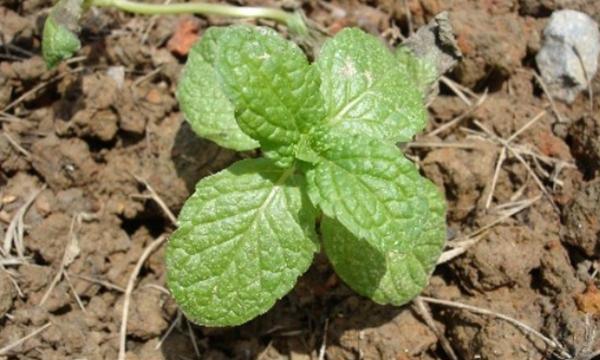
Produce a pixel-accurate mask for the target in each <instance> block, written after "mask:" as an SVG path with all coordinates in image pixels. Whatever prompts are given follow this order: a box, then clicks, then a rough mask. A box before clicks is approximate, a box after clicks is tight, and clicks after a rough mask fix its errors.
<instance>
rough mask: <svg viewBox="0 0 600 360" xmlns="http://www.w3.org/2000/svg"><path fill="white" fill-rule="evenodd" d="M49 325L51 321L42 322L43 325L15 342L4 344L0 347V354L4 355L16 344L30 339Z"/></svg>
mask: <svg viewBox="0 0 600 360" xmlns="http://www.w3.org/2000/svg"><path fill="white" fill-rule="evenodd" d="M50 326H52V323H50V322H48V323H46V324H44V325H43V326H41V327H39V328H37V329H35V330H34V331H32V332H31V333H30V334H28V335H26V336H24V337H22V338H20V339H19V340H17V341H15V342H12V343H10V344H8V345H6V346H5V347H3V348H2V349H0V356H4V355H6V354H8V353H9V352H10V351H11V350H12V349H14V348H16V347H17V346H19V345H21V344H22V343H24V342H25V341H27V340H29V339H31V338H32V337H34V336H36V335H38V334H39V333H41V332H42V331H44V330H46V329H47V328H49V327H50Z"/></svg>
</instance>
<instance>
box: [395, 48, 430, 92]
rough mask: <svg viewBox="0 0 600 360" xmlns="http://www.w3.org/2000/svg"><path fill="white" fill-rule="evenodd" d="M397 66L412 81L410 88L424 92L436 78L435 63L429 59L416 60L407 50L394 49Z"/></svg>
mask: <svg viewBox="0 0 600 360" xmlns="http://www.w3.org/2000/svg"><path fill="white" fill-rule="evenodd" d="M395 55H396V59H397V60H398V65H399V66H400V67H403V68H404V72H405V73H406V76H407V77H408V78H410V79H412V84H413V85H412V86H416V87H417V88H419V89H421V90H422V91H425V90H426V89H427V88H428V87H429V85H431V83H433V82H434V81H435V80H436V79H437V76H438V71H437V69H436V68H435V63H434V62H433V61H432V60H429V59H419V58H417V57H416V56H415V55H414V54H413V53H412V52H411V51H410V50H409V49H407V48H405V47H402V46H400V47H398V48H397V49H396V53H395Z"/></svg>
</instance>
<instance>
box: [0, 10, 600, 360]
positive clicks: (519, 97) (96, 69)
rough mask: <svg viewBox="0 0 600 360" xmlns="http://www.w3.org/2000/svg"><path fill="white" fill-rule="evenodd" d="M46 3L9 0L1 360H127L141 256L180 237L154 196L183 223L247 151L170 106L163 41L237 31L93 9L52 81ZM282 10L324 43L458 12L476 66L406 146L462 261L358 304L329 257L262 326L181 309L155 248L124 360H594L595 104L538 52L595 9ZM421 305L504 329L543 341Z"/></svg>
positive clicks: (389, 33)
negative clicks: (561, 98) (547, 80)
mask: <svg viewBox="0 0 600 360" xmlns="http://www.w3.org/2000/svg"><path fill="white" fill-rule="evenodd" d="M160 2H162V1H160ZM235 3H237V4H262V5H281V4H276V2H271V1H262V0H238V1H236V2H235ZM50 5H51V1H50V0H0V36H2V44H3V46H2V48H1V49H0V124H1V126H2V134H1V135H0V239H4V242H3V243H2V244H0V245H1V246H2V249H1V250H0V255H1V256H0V262H1V264H2V269H0V358H2V359H116V357H117V353H118V350H119V328H120V326H121V320H122V310H123V303H124V300H125V295H124V294H125V289H126V287H127V285H128V281H129V278H130V276H131V274H132V272H133V271H134V268H135V267H136V263H137V262H138V259H140V257H141V256H142V253H143V252H144V249H146V248H147V247H148V246H149V245H150V244H151V243H153V241H155V239H159V238H160V237H161V235H168V234H169V233H170V232H171V231H172V230H173V225H172V223H171V221H170V220H169V218H168V216H166V214H165V212H164V211H162V210H161V206H160V205H159V204H158V203H157V201H156V200H157V199H158V198H160V199H161V201H162V202H163V203H164V205H165V206H166V207H167V208H168V209H170V210H171V211H172V212H174V213H175V214H177V212H178V211H179V209H180V208H181V206H182V204H183V202H184V200H185V199H186V197H187V196H188V195H189V194H190V191H191V190H192V188H193V186H194V184H195V183H196V182H197V180H198V179H200V178H201V177H203V176H206V175H208V174H211V173H214V172H216V171H219V170H220V169H223V168H225V167H226V166H227V165H228V164H230V163H232V162H234V161H236V160H237V159H240V158H242V157H248V156H254V155H255V154H253V153H244V154H236V153H234V152H231V151H229V150H225V149H222V148H220V147H218V146H216V145H215V144H213V143H210V142H208V141H205V140H201V139H198V138H197V137H196V136H195V135H194V134H193V133H192V132H191V130H190V128H189V127H188V126H187V125H186V124H185V123H184V122H183V119H182V115H181V113H180V112H179V110H178V107H177V103H176V100H175V97H174V90H175V88H176V84H177V78H178V76H179V73H180V71H181V68H182V66H183V63H184V62H185V56H182V55H181V54H178V51H177V49H176V48H174V47H173V46H170V45H169V40H170V39H171V38H172V37H173V34H174V31H175V30H176V29H178V27H179V28H181V27H186V26H187V27H190V24H193V26H191V28H192V30H194V28H197V29H198V30H199V32H200V34H201V33H202V31H203V30H204V29H205V28H207V27H208V26H210V25H222V24H227V23H228V22H227V21H224V20H223V19H217V18H190V17H132V16H129V15H123V14H119V13H116V12H112V11H106V10H98V11H92V12H91V13H89V14H88V15H87V16H86V18H85V21H84V22H83V29H82V39H83V45H84V46H83V48H82V50H81V51H80V52H79V53H78V56H77V57H76V58H74V59H72V60H70V61H69V62H68V63H65V64H62V65H61V66H60V67H59V68H58V69H55V70H52V71H47V70H46V69H45V66H44V64H43V62H42V60H41V58H40V56H39V53H40V34H41V27H42V24H43V20H44V18H45V16H46V15H47V13H48V8H49V6H50ZM284 6H302V7H303V8H304V10H305V11H306V13H307V14H308V16H309V18H311V19H312V20H314V21H316V22H317V23H318V24H320V25H321V26H323V27H324V28H326V29H328V30H329V31H330V32H332V33H334V32H335V31H338V30H339V29H341V28H342V27H345V26H360V27H362V28H363V29H365V30H367V31H369V32H371V33H373V34H377V35H380V36H382V37H383V38H384V39H385V40H386V41H388V42H389V43H390V44H392V45H393V44H397V43H399V42H400V41H401V38H402V36H406V35H407V34H408V33H409V32H410V31H411V30H413V29H416V28H417V27H419V26H421V25H423V24H424V23H426V22H427V21H428V20H429V19H431V18H432V16H433V15H434V14H436V13H438V12H440V11H442V10H449V12H450V17H451V20H452V23H453V26H454V27H455V30H456V34H457V39H458V44H459V46H460V49H461V50H462V52H463V53H464V59H463V60H462V61H461V63H460V64H459V65H458V66H457V67H456V68H455V69H454V71H453V72H452V73H450V74H448V76H447V79H444V80H443V81H442V82H441V83H440V90H439V93H438V94H436V95H435V96H433V97H431V101H430V104H429V110H430V124H429V127H428V129H427V131H426V132H425V134H424V135H422V136H419V137H418V138H417V139H416V140H415V142H414V143H411V144H407V145H405V147H406V148H407V152H408V154H409V156H410V157H411V159H413V160H414V161H416V162H417V163H418V164H419V166H420V168H421V170H422V172H423V174H424V175H425V176H427V177H428V178H430V179H432V180H433V181H434V182H435V183H436V184H437V185H438V186H439V187H440V189H442V190H443V191H444V192H445V194H446V198H447V199H448V204H449V212H448V224H449V231H448V236H449V249H450V248H455V249H464V250H466V251H465V252H464V253H463V254H461V255H459V256H457V257H455V258H453V259H451V260H449V261H447V262H445V263H443V264H441V265H439V266H438V268H437V269H436V271H435V273H434V276H433V277H432V279H431V281H430V285H429V286H428V287H427V288H426V290H425V291H424V293H423V296H425V298H423V300H424V302H421V303H413V304H411V305H407V306H404V307H401V308H396V307H386V306H379V305H376V304H374V303H372V302H371V301H369V300H368V299H365V298H362V297H360V296H358V295H356V294H355V293H353V292H352V291H351V290H349V289H348V288H347V287H346V286H345V285H344V284H343V283H342V282H341V281H340V280H339V279H338V278H337V277H336V276H335V275H334V273H333V271H332V270H331V268H330V266H329V264H328V263H327V260H326V259H325V258H324V257H322V256H319V257H317V259H316V260H315V262H314V264H313V266H312V267H311V269H310V270H309V271H308V273H307V274H305V275H304V276H303V277H302V278H301V279H300V281H299V283H298V285H297V286H296V288H295V289H294V290H293V291H292V292H291V293H290V294H289V295H288V296H286V297H285V298H283V299H282V300H280V301H279V302H278V303H277V305H276V306H275V307H274V308H273V309H272V310H271V311H269V312H268V313H267V314H265V315H263V316H261V317H259V318H257V319H255V320H254V321H251V322H250V323H248V324H246V325H244V326H241V327H236V328H226V329H214V328H204V327H198V326H194V325H191V324H189V323H188V322H187V321H186V320H185V319H183V318H181V317H180V315H179V313H178V311H177V306H176V304H175V303H174V302H173V300H172V299H171V298H170V296H169V294H168V292H167V291H166V289H165V288H164V286H165V267H164V246H161V247H159V248H158V250H157V251H155V252H153V253H152V254H151V255H150V256H149V258H148V259H147V260H146V261H145V262H144V264H143V266H142V268H141V271H140V272H139V276H138V277H137V280H136V282H135V287H134V288H133V291H132V293H131V297H130V305H129V316H128V322H127V342H126V347H127V350H128V352H127V358H128V359H130V360H135V359H140V360H141V359H156V360H159V359H169V360H176V359H196V358H202V359H263V360H264V359H294V360H303V359H397V360H408V359H422V360H425V359H452V357H453V356H455V358H456V359H533V360H535V359H553V358H554V359H560V358H561V357H560V356H561V355H560V354H559V352H560V351H559V350H560V349H559V348H558V347H557V346H562V347H563V349H562V353H563V355H565V354H567V353H568V354H570V355H571V357H572V358H574V359H579V360H584V359H592V356H591V354H593V353H594V352H595V351H598V350H599V349H600V291H599V290H598V287H600V276H598V271H599V270H600V262H598V258H599V257H600V242H599V241H598V238H599V233H600V177H598V174H599V173H600V115H599V114H600V95H596V96H594V98H593V99H591V100H592V101H590V99H589V98H588V97H587V96H586V94H581V95H580V96H579V97H578V98H577V100H576V101H575V102H574V103H573V104H571V105H566V104H563V103H560V102H550V100H549V97H548V96H547V94H545V92H544V89H543V86H541V85H540V83H539V82H538V80H536V71H537V70H536V68H535V62H534V57H535V54H536V53H537V51H538V50H539V48H540V45H541V30H542V29H543V27H544V25H545V24H546V22H547V21H548V18H549V16H550V14H551V13H552V11H553V10H555V9H561V8H572V9H578V10H581V11H584V12H586V13H588V14H589V15H591V16H592V17H593V18H595V20H596V21H599V22H600V2H598V1H597V0H481V1H467V0H454V1H443V0H406V1H401V0H380V1H371V0H369V1H357V0H333V1H331V2H324V1H318V0H302V1H291V2H290V1H287V2H285V4H284ZM171 43H172V42H171ZM592 90H593V94H600V76H596V77H595V79H594V81H593V85H592ZM513 135H514V136H513ZM153 194H156V195H153ZM163 245H164V244H163ZM459 251H460V250H459ZM21 255H22V256H21ZM430 298H435V299H441V300H448V301H453V302H458V303H462V304H467V305H471V306H475V307H477V308H480V309H487V310H490V311H492V312H494V313H497V314H503V315H506V316H508V317H511V318H514V319H516V320H518V321H520V322H521V323H523V324H526V325H528V326H529V327H531V329H533V330H535V331H538V332H539V333H541V334H543V335H544V336H545V337H546V338H547V341H546V343H545V342H544V341H543V340H541V338H540V337H539V336H537V335H536V334H535V333H532V332H531V331H525V330H523V328H520V327H518V326H515V324H513V323H511V322H510V321H506V320H505V319H500V318H498V317H495V316H491V315H489V314H488V315H486V314H479V313H475V312H472V311H466V310H465V309H459V308H456V307H455V306H449V305H448V304H446V305H441V304H436V303H434V302H431V301H430V300H431V299H430ZM419 304H421V305H422V306H421V307H419V306H418V305H419ZM427 314H431V317H432V318H430V320H431V321H429V324H430V325H431V324H433V325H434V327H433V328H432V327H431V326H429V325H428V324H427V322H428V321H427V319H428V316H427ZM29 334H32V336H30V337H27V338H26V339H25V340H24V341H19V340H20V339H22V338H24V337H26V336H27V335H29ZM548 341H549V342H551V344H554V346H552V345H549V343H548ZM4 347H9V349H8V350H5V348H4ZM453 354H454V355H453ZM598 358H599V359H600V356H599V357H598Z"/></svg>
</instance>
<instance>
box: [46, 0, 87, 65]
mask: <svg viewBox="0 0 600 360" xmlns="http://www.w3.org/2000/svg"><path fill="white" fill-rule="evenodd" d="M82 7H83V0H60V1H59V2H57V3H56V5H54V7H53V8H52V10H51V11H50V14H49V15H48V18H46V22H45V23H44V31H43V34H42V56H43V57H44V61H45V62H46V66H47V67H48V68H49V69H50V68H53V67H55V66H56V65H58V64H59V63H60V62H61V61H63V60H66V59H68V58H70V57H72V56H73V54H75V53H76V52H77V51H79V49H80V48H81V43H80V42H79V38H78V37H77V34H76V33H77V32H78V31H79V24H78V22H79V18H80V17H81V14H82V12H83V9H82Z"/></svg>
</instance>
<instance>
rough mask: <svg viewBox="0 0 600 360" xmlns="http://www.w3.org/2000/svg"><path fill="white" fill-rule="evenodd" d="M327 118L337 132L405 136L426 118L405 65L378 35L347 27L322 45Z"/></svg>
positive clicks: (384, 137)
mask: <svg viewBox="0 0 600 360" xmlns="http://www.w3.org/2000/svg"><path fill="white" fill-rule="evenodd" d="M316 64H317V65H318V67H319V69H320V71H321V93H322V94H323V96H324V98H325V108H326V109H327V115H326V119H325V121H326V122H327V123H328V124H329V126H330V127H331V128H332V129H333V130H334V131H336V132H342V133H345V134H349V135H362V136H367V137H371V138H375V139H381V140H390V141H408V140H410V139H411V138H412V137H413V136H414V135H415V134H416V133H417V132H419V131H420V130H422V129H423V127H424V126H425V123H426V120H427V119H426V113H425V108H424V106H423V103H422V98H423V95H422V93H421V91H420V89H419V88H418V87H417V86H414V84H413V80H412V78H411V77H410V76H408V74H407V72H406V69H405V67H404V66H401V65H399V63H398V61H397V60H396V58H395V57H394V55H393V54H392V52H391V51H390V50H389V49H387V48H386V47H385V45H384V44H383V43H381V42H380V41H379V40H378V39H377V38H375V37H373V36H371V35H368V34H366V33H364V32H363V31H361V30H359V29H345V30H342V31H341V32H339V33H338V34H337V35H336V36H335V37H334V38H332V39H330V40H328V41H327V42H325V44H324V45H323V48H322V49H321V53H320V54H319V57H318V59H317V61H316Z"/></svg>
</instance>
